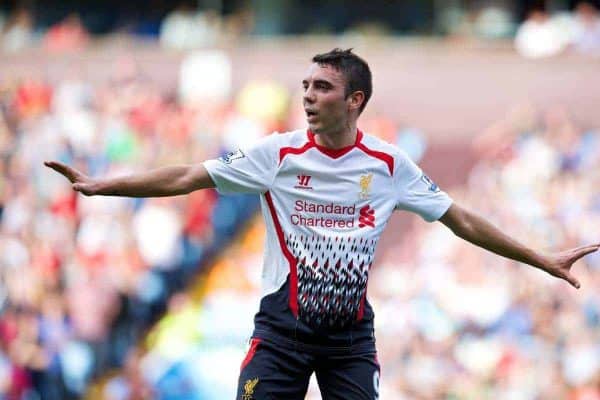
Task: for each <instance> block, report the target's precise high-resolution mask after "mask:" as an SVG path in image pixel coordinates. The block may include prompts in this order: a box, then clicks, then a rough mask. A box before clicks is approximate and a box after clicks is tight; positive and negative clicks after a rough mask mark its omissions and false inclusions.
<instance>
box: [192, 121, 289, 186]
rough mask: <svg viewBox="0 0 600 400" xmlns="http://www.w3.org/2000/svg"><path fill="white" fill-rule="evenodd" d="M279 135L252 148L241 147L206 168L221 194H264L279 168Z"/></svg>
mask: <svg viewBox="0 0 600 400" xmlns="http://www.w3.org/2000/svg"><path fill="white" fill-rule="evenodd" d="M278 136H279V135H278V134H276V133H274V134H272V135H269V136H266V137H264V138H262V139H261V140H259V141H258V142H257V143H256V144H254V145H252V146H251V147H249V148H245V149H244V148H241V149H239V150H237V151H234V152H231V153H229V154H227V155H225V156H223V157H219V158H218V159H215V160H207V161H204V163H203V165H204V167H205V168H206V170H207V171H208V174H209V175H210V177H211V178H212V180H213V182H214V183H215V185H216V188H217V190H218V191H219V193H222V194H228V193H264V192H266V191H268V190H269V188H270V186H271V185H272V183H273V180H274V178H275V173H276V169H277V154H278V152H279V147H278V146H279V141H278Z"/></svg>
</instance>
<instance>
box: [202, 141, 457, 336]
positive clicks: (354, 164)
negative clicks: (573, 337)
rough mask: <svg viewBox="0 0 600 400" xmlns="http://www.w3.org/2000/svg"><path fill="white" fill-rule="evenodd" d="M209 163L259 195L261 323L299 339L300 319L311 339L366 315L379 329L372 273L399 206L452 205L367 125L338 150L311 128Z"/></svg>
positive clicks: (219, 180) (229, 183) (221, 187)
mask: <svg viewBox="0 0 600 400" xmlns="http://www.w3.org/2000/svg"><path fill="white" fill-rule="evenodd" d="M204 166H205V167H206V169H207V170H208V172H209V174H210V176H211V178H212V179H213V181H214V183H215V185H216V187H217V190H218V191H219V192H220V193H223V194H226V193H240V192H245V193H258V194H260V196H261V208H262V213H263V217H264V220H265V223H266V229H267V241H266V245H265V257H264V269H263V275H262V277H263V301H261V310H260V311H259V313H258V314H257V318H256V321H255V322H256V323H257V325H258V324H261V325H263V324H264V325H266V326H268V328H269V329H273V330H278V331H281V332H288V333H291V332H292V331H294V337H298V335H297V332H296V331H297V330H298V329H299V328H298V324H297V321H301V322H302V326H301V327H300V329H301V330H303V332H302V333H304V334H305V335H304V337H307V336H308V337H310V335H311V333H315V332H318V333H319V334H324V335H325V336H327V334H328V333H329V332H340V331H344V330H345V329H347V328H349V327H351V326H356V325H357V324H359V325H360V324H361V321H362V323H363V324H366V326H365V328H366V330H365V331H368V330H369V329H372V319H373V313H372V310H371V309H370V306H369V304H368V302H367V301H366V291H367V278H368V272H369V268H370V267H371V264H372V262H373V255H374V253H375V246H376V245H377V241H378V239H379V236H380V235H381V233H382V231H383V229H384V227H385V225H386V223H387V221H388V219H389V218H390V216H391V214H392V212H393V211H394V210H397V209H401V210H408V211H412V212H414V213H417V214H419V215H420V216H421V217H423V218H424V219H425V220H426V221H434V220H437V219H438V218H440V217H441V216H442V215H443V214H444V213H445V212H446V210H448V208H449V207H450V205H451V203H452V200H451V199H450V197H449V196H448V195H447V194H446V193H444V192H443V191H441V190H440V189H439V188H438V187H437V186H436V185H435V184H434V183H433V182H432V181H431V180H430V179H429V178H428V177H427V176H426V175H424V174H423V172H422V171H421V169H420V168H419V167H418V166H416V165H415V164H414V163H413V162H412V161H411V160H410V159H409V158H408V157H407V156H406V154H405V153H404V152H402V151H401V150H400V149H398V148H397V147H395V146H393V145H391V144H388V143H386V142H384V141H382V140H380V139H378V138H376V137H374V136H370V135H365V134H363V133H362V132H360V131H358V133H357V137H356V142H355V143H354V144H353V145H352V146H348V147H345V148H342V149H337V150H331V149H327V148H324V147H322V146H320V145H318V144H317V143H316V141H315V138H314V134H312V133H311V132H310V131H306V130H297V131H294V132H289V133H284V134H272V135H270V136H267V137H265V138H263V139H262V140H260V141H259V142H258V143H256V144H255V145H254V146H252V147H250V148H247V149H240V150H238V151H237V152H233V153H230V154H228V155H227V156H225V157H222V158H220V159H217V160H209V161H205V162H204ZM284 302H285V304H282V303H284ZM285 313H287V314H288V315H287V316H286V315H282V314H285ZM294 321H296V322H294ZM292 325H295V326H294V327H292Z"/></svg>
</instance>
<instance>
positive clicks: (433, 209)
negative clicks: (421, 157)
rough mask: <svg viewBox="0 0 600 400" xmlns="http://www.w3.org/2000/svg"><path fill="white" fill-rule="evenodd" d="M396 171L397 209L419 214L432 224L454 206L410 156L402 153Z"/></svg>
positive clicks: (448, 197)
mask: <svg viewBox="0 0 600 400" xmlns="http://www.w3.org/2000/svg"><path fill="white" fill-rule="evenodd" d="M398 158H399V159H398V160H397V161H398V163H397V165H398V167H397V169H396V171H394V184H395V187H396V209H397V210H406V211H411V212H414V213H416V214H419V215H420V216H421V217H422V218H423V219H424V220H425V221H428V222H432V221H436V220H438V219H439V218H440V217H441V216H443V215H444V214H445V213H446V211H448V209H449V208H450V206H451V205H452V199H451V198H450V196H448V195H447V194H446V193H445V192H444V191H442V190H440V188H439V187H438V186H437V185H436V184H435V183H434V182H433V181H432V180H431V179H429V177H428V176H427V175H425V174H424V173H423V171H422V170H421V168H419V167H418V166H417V165H416V164H415V163H414V162H413V161H412V160H411V159H410V158H408V156H407V155H406V154H404V153H401V154H400V155H399V157H398Z"/></svg>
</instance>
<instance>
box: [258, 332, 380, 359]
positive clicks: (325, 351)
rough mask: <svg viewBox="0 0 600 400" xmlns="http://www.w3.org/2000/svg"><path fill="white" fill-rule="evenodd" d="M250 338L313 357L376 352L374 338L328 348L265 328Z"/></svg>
mask: <svg viewBox="0 0 600 400" xmlns="http://www.w3.org/2000/svg"><path fill="white" fill-rule="evenodd" d="M252 337H253V338H260V339H262V340H266V341H269V342H272V343H273V344H276V345H278V346H281V347H284V348H286V349H290V350H297V351H302V352H305V353H310V354H315V355H343V354H360V353H374V352H375V351H376V348H375V338H374V337H370V338H368V339H364V340H361V341H359V342H355V343H353V344H352V345H349V346H330V345H320V344H312V343H304V342H301V341H298V340H295V339H292V338H289V337H287V336H284V335H281V334H279V333H277V332H274V331H272V330H270V329H266V328H256V329H255V330H254V333H253V334H252Z"/></svg>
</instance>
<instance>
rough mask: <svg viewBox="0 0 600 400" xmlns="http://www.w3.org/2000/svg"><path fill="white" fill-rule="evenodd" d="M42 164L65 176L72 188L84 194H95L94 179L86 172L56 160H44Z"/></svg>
mask: <svg viewBox="0 0 600 400" xmlns="http://www.w3.org/2000/svg"><path fill="white" fill-rule="evenodd" d="M44 165H45V166H46V167H48V168H52V169H53V170H55V171H56V172H58V173H59V174H61V175H63V176H64V177H65V178H67V179H68V180H69V182H71V183H72V185H71V187H72V188H73V190H75V191H77V192H81V193H83V194H84V195H86V196H92V195H94V194H96V190H95V181H94V180H93V179H92V178H90V177H89V176H87V175H86V174H84V173H82V172H80V171H78V170H76V169H75V168H72V167H70V166H68V165H66V164H63V163H61V162H58V161H44Z"/></svg>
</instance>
